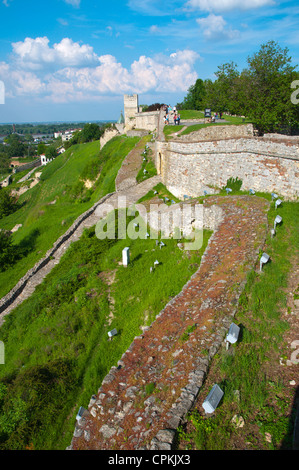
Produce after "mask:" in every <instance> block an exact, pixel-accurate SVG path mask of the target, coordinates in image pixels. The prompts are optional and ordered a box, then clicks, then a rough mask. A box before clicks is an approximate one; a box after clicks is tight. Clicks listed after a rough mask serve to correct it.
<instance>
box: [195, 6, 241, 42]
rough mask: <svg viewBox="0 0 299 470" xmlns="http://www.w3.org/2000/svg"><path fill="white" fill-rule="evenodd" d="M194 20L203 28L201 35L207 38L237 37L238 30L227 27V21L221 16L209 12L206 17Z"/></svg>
mask: <svg viewBox="0 0 299 470" xmlns="http://www.w3.org/2000/svg"><path fill="white" fill-rule="evenodd" d="M196 22H197V23H198V24H199V26H200V28H201V29H202V30H203V35H204V37H205V38H206V39H209V40H215V41H217V40H219V39H223V38H225V39H236V38H237V37H239V34H240V33H239V31H237V30H233V29H232V28H231V27H230V26H229V27H227V22H226V21H225V20H224V18H223V17H222V16H217V15H214V13H211V14H210V15H209V16H208V17H207V18H198V19H197V20H196Z"/></svg>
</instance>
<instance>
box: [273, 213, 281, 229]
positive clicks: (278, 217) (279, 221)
mask: <svg viewBox="0 0 299 470" xmlns="http://www.w3.org/2000/svg"><path fill="white" fill-rule="evenodd" d="M281 222H282V217H280V215H277V216H276V217H275V220H274V230H275V229H276V225H277V224H280V223H281Z"/></svg>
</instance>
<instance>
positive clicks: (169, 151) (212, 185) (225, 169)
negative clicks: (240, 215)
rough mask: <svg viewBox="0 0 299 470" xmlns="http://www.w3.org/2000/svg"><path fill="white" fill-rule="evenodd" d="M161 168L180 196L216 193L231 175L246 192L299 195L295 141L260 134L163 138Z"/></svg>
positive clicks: (159, 149)
mask: <svg viewBox="0 0 299 470" xmlns="http://www.w3.org/2000/svg"><path fill="white" fill-rule="evenodd" d="M227 127H231V126H227ZM237 127H241V126H237ZM156 167H157V172H158V174H160V175H161V178H162V182H163V183H164V184H165V186H166V187H167V188H168V190H169V191H170V192H172V193H173V194H174V195H175V196H176V197H178V198H183V197H184V195H188V196H192V197H196V196H201V195H204V191H207V192H209V193H210V194H211V193H215V190H217V189H218V188H222V187H224V186H225V185H226V183H227V180H228V179H229V178H231V177H233V178H236V177H238V178H239V179H241V180H242V181H243V185H242V190H245V191H247V190H249V189H253V190H255V191H261V192H268V193H272V192H275V193H277V194H279V195H281V196H282V197H285V198H286V199H288V200H296V199H297V198H298V196H299V145H298V142H296V141H288V142H283V141H282V140H279V139H276V140H271V139H270V138H259V137H251V138H249V137H247V138H235V139H219V140H208V141H197V142H187V141H186V142H184V141H182V140H181V139H180V140H178V139H177V140H172V141H169V142H166V141H159V142H157V144H156Z"/></svg>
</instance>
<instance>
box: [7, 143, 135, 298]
mask: <svg viewBox="0 0 299 470" xmlns="http://www.w3.org/2000/svg"><path fill="white" fill-rule="evenodd" d="M138 140H139V139H138V138H136V137H134V138H129V137H125V136H121V137H116V138H114V139H112V140H111V141H110V142H108V143H107V144H106V145H105V146H104V148H103V149H102V150H101V151H100V146H99V141H96V142H91V143H87V144H81V145H75V146H72V147H71V148H70V149H69V150H67V151H66V152H65V153H64V154H62V155H60V156H58V157H57V158H56V159H55V160H54V161H53V162H51V163H49V164H48V165H47V166H46V167H44V168H43V169H42V175H41V181H40V182H39V183H38V184H37V185H36V186H35V187H33V188H32V189H30V190H29V191H27V192H26V193H24V194H23V195H21V196H20V198H19V205H20V208H19V209H18V210H17V211H16V212H15V213H13V214H11V215H10V216H8V217H5V218H3V219H1V220H0V228H3V229H6V230H11V229H12V228H13V227H14V226H15V225H17V224H22V225H23V226H22V228H21V229H19V230H18V231H17V232H16V233H15V234H14V235H13V241H14V244H15V245H16V247H17V249H18V251H19V253H20V256H19V259H18V261H17V262H16V263H15V264H14V265H13V266H11V268H9V269H7V270H6V271H4V272H0V297H3V296H4V295H5V294H6V293H7V292H8V291H9V290H10V289H11V288H12V287H14V285H15V284H16V283H17V282H18V280H19V279H20V278H21V277H22V276H24V274H25V273H26V272H27V271H28V269H30V268H32V267H33V266H34V264H35V263H36V262H37V261H38V260H39V259H40V258H41V257H43V256H44V255H45V253H46V252H47V250H48V249H49V248H50V247H51V246H52V245H53V243H54V242H55V241H56V240H57V239H58V238H59V237H60V236H61V235H62V234H63V233H64V232H65V231H66V230H67V229H68V228H69V227H70V226H71V224H72V223H73V222H74V221H75V219H76V218H77V217H78V216H79V215H80V214H82V213H83V212H85V211H86V210H87V209H88V208H90V207H91V206H92V205H93V204H94V203H95V202H96V201H97V200H98V199H100V198H101V197H102V196H104V195H105V194H107V193H109V192H112V191H114V189H115V183H114V181H115V177H116V175H117V172H118V170H119V168H120V166H121V163H122V161H123V159H124V158H125V157H126V155H127V154H128V152H129V151H130V150H131V149H132V148H133V147H134V146H135V145H136V143H137V142H138ZM25 174H26V172H25ZM16 176H17V179H19V178H20V177H21V176H24V175H23V173H22V174H17V175H16ZM86 180H89V181H90V182H91V183H92V187H91V188H89V189H88V188H87V187H86V186H85V184H84V182H85V181H86ZM15 186H16V182H14V183H13V186H12V188H14V187H15Z"/></svg>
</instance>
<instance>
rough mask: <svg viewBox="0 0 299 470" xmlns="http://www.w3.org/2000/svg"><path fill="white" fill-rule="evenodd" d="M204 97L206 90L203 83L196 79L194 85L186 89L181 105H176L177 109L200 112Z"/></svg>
mask: <svg viewBox="0 0 299 470" xmlns="http://www.w3.org/2000/svg"><path fill="white" fill-rule="evenodd" d="M205 96H206V89H205V85H204V82H203V80H202V79H201V78H198V79H197V80H196V82H195V83H194V85H191V86H190V87H189V88H188V94H187V96H186V97H185V98H184V101H183V102H182V103H178V105H177V107H178V109H195V110H197V111H201V110H202V109H203V107H204V106H203V102H204V99H205Z"/></svg>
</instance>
